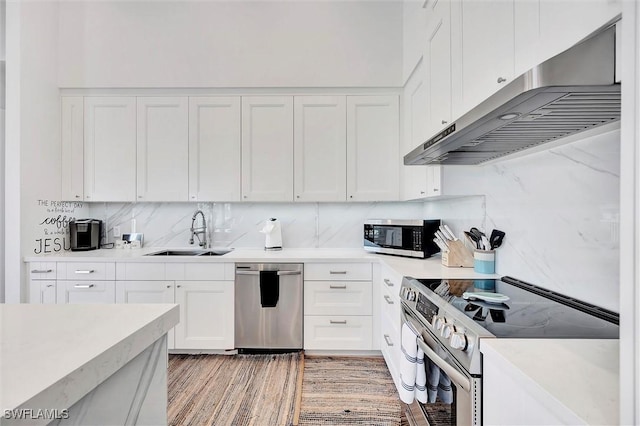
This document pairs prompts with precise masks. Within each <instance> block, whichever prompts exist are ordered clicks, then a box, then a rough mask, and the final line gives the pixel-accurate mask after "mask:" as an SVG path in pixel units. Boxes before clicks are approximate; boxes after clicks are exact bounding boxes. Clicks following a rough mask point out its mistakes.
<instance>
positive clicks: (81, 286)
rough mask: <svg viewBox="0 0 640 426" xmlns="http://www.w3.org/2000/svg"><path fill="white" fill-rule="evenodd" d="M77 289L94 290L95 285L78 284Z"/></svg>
mask: <svg viewBox="0 0 640 426" xmlns="http://www.w3.org/2000/svg"><path fill="white" fill-rule="evenodd" d="M74 287H75V288H93V287H95V284H76V285H74Z"/></svg>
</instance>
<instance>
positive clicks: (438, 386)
mask: <svg viewBox="0 0 640 426" xmlns="http://www.w3.org/2000/svg"><path fill="white" fill-rule="evenodd" d="M427 395H428V399H429V403H434V402H436V397H439V398H440V401H442V402H443V403H445V404H451V403H452V402H453V390H452V389H451V379H450V378H449V376H447V374H446V373H445V372H444V371H442V370H440V367H438V366H437V365H435V364H434V363H433V362H431V360H429V359H427Z"/></svg>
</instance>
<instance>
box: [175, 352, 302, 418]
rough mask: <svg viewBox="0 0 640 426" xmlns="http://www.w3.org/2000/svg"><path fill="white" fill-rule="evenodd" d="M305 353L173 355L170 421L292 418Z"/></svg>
mask: <svg viewBox="0 0 640 426" xmlns="http://www.w3.org/2000/svg"><path fill="white" fill-rule="evenodd" d="M302 365H303V362H302V354H301V353H293V354H278V355H273V354H271V355H234V356H229V355H171V356H169V373H168V379H167V382H168V383H167V384H168V390H169V391H168V396H169V403H168V423H169V425H198V426H200V425H203V426H204V425H221V426H222V425H229V426H231V425H233V426H245V425H246V426H254V425H255V426H265V425H273V426H276V425H291V424H293V423H294V419H295V417H294V416H295V414H296V412H295V411H296V403H297V399H298V397H299V395H297V394H296V389H297V388H299V387H300V385H299V384H298V382H299V379H300V378H301V374H302V373H301V371H300V370H301V367H302Z"/></svg>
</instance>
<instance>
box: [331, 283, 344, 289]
mask: <svg viewBox="0 0 640 426" xmlns="http://www.w3.org/2000/svg"><path fill="white" fill-rule="evenodd" d="M329 288H342V289H344V288H347V285H346V284H342V285H329Z"/></svg>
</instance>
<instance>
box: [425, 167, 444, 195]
mask: <svg viewBox="0 0 640 426" xmlns="http://www.w3.org/2000/svg"><path fill="white" fill-rule="evenodd" d="M425 167H426V169H427V195H426V196H427V197H437V196H438V195H445V194H443V191H442V166H425Z"/></svg>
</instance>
